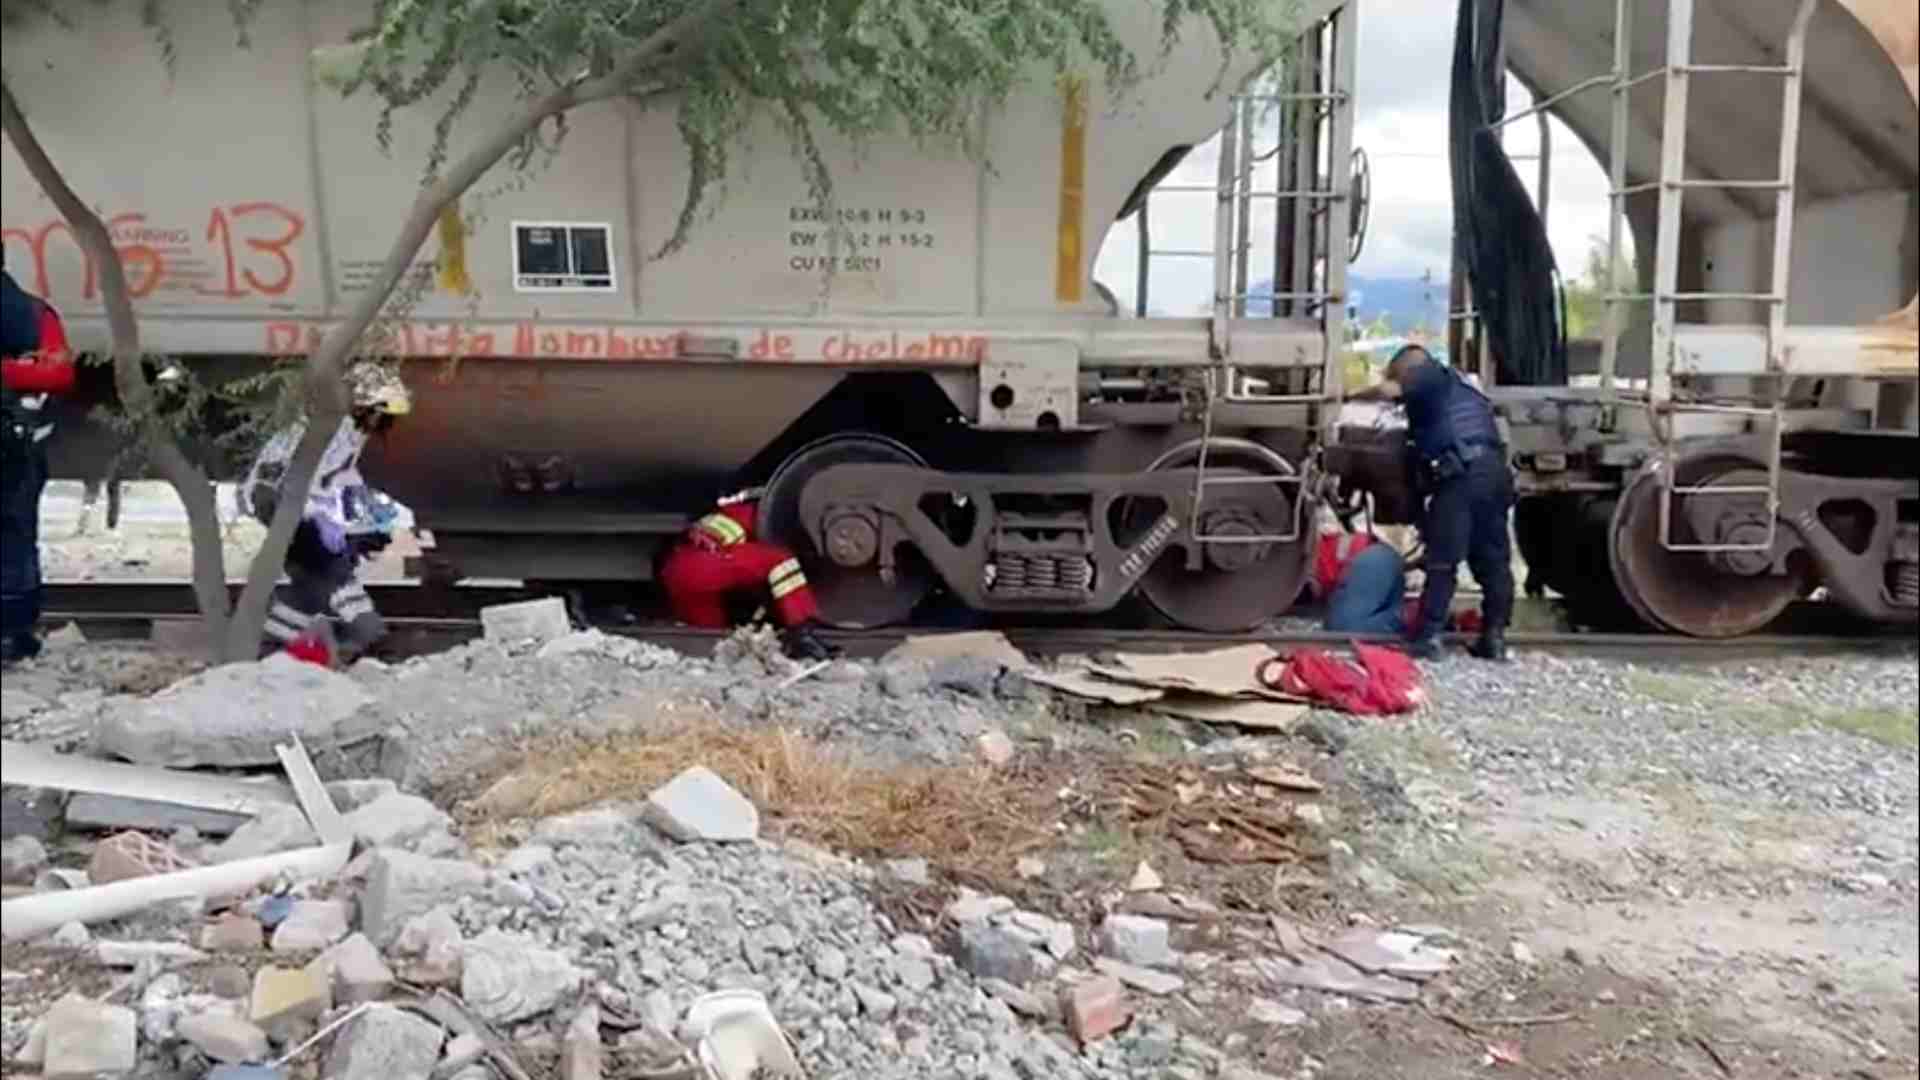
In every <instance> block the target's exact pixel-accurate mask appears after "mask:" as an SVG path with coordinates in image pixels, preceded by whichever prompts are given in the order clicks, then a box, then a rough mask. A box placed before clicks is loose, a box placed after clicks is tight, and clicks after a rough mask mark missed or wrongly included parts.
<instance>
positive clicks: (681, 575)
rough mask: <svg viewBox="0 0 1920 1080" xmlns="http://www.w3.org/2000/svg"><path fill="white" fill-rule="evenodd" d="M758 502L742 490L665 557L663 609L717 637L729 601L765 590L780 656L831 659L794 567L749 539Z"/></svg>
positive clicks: (772, 548) (802, 576) (783, 554)
mask: <svg viewBox="0 0 1920 1080" xmlns="http://www.w3.org/2000/svg"><path fill="white" fill-rule="evenodd" d="M760 494H761V493H760V491H759V490H758V489H749V490H746V491H741V492H738V493H736V494H733V495H729V496H727V497H726V498H724V499H721V500H720V502H719V505H717V506H716V507H715V508H714V509H713V511H712V512H711V513H709V514H707V515H706V516H705V517H703V518H701V519H700V520H698V521H696V522H694V523H693V526H692V527H691V528H689V529H688V530H687V531H686V534H685V535H684V536H682V537H681V539H680V540H679V541H678V542H677V543H675V544H674V545H673V547H672V548H671V549H670V550H668V552H667V556H666V560H665V561H664V562H663V563H662V564H661V566H660V584H661V587H662V588H664V589H665V590H666V593H667V603H668V604H669V605H670V606H671V607H672V608H673V615H674V618H677V619H679V620H680V621H681V622H684V623H686V624H688V625H690V626H699V627H705V628H708V629H715V630H717V629H723V628H725V627H726V626H728V625H730V624H731V622H732V620H731V619H730V618H729V617H728V610H727V605H728V601H729V600H732V599H735V598H737V597H739V596H741V595H742V594H747V593H754V594H757V593H759V592H761V591H762V590H764V591H765V592H766V594H767V595H768V596H769V598H770V599H771V600H772V607H773V619H774V622H776V623H777V624H779V626H780V627H781V629H782V631H783V634H782V637H783V640H784V644H785V647H786V652H787V655H788V656H790V657H792V658H794V659H796V660H828V659H832V658H833V657H834V656H835V655H836V654H837V650H835V649H834V648H833V647H832V646H830V645H828V644H827V643H826V642H824V641H821V640H820V638H819V637H818V636H817V634H816V633H815V630H816V629H817V628H818V626H819V620H820V609H819V606H818V605H817V604H816V603H815V602H814V597H813V590H812V589H811V588H809V587H808V585H807V575H806V573H805V572H804V571H802V570H801V569H800V560H799V559H798V558H796V557H795V556H794V554H793V552H791V551H788V550H787V549H785V548H783V547H780V546H779V545H777V544H770V543H767V542H766V541H765V540H761V539H757V538H756V537H755V536H754V525H755V523H756V522H755V519H756V517H757V514H756V509H757V507H758V505H759V498H760Z"/></svg>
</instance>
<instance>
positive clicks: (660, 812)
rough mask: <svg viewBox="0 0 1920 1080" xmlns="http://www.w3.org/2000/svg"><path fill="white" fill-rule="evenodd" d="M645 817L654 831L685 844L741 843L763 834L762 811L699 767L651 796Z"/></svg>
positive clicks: (684, 773) (682, 774)
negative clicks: (707, 842)
mask: <svg viewBox="0 0 1920 1080" xmlns="http://www.w3.org/2000/svg"><path fill="white" fill-rule="evenodd" d="M645 818H646V821H647V823H648V824H650V825H652V826H653V827H654V828H656V829H659V830H660V831H661V832H663V833H665V834H667V835H668V836H670V837H672V838H673V839H675V840H679V841H682V842H691V841H696V840H706V841H713V842H729V841H735V842H737V841H747V840H752V839H754V838H756V837H758V836H759V835H760V811H759V809H757V808H756V807H755V806H754V805H753V803H751V802H749V801H748V800H747V797H746V796H744V795H742V794H740V793H739V792H738V791H735V790H734V789H733V787H732V786H731V785H729V784H728V783H727V782H726V781H725V780H722V779H720V777H718V776H716V775H715V774H714V773H713V772H712V771H711V770H709V769H707V768H705V767H704V766H699V765H696V766H694V767H693V768H690V769H687V770H686V771H684V772H682V773H681V774H680V775H678V776H676V777H674V778H673V779H672V780H671V781H669V782H668V783H667V784H666V785H665V786H664V787H661V788H659V789H657V790H655V791H654V792H653V793H652V794H651V795H648V796H647V807H646V811H645Z"/></svg>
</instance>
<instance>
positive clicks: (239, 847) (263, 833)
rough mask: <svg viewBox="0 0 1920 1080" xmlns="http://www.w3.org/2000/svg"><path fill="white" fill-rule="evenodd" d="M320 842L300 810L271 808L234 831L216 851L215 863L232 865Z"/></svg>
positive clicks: (311, 845) (288, 807)
mask: <svg viewBox="0 0 1920 1080" xmlns="http://www.w3.org/2000/svg"><path fill="white" fill-rule="evenodd" d="M319 842H320V837H319V835H318V834H316V833H315V832H314V831H313V825H312V824H311V823H309V822H308V821H307V815H305V814H303V813H301V812H300V809H299V808H298V807H294V806H268V807H265V808H263V809H262V810H261V811H260V816H258V817H256V818H254V819H253V820H252V821H249V822H247V823H246V824H245V825H242V826H240V827H239V828H237V829H235V830H233V835H232V836H229V837H227V838H226V840H225V841H224V842H222V843H221V845H220V846H219V847H217V848H214V849H213V861H214V862H216V863H229V862H237V861H239V860H241V859H254V858H258V857H260V856H262V855H272V854H275V853H277V852H282V851H295V850H298V849H299V848H304V847H313V846H314V845H316V844H318V843H319Z"/></svg>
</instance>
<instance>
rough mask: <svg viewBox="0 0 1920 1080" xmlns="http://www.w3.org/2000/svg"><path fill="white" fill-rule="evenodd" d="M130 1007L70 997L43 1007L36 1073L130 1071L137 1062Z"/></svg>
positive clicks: (62, 1079) (88, 1077)
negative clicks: (37, 1069) (43, 1015)
mask: <svg viewBox="0 0 1920 1080" xmlns="http://www.w3.org/2000/svg"><path fill="white" fill-rule="evenodd" d="M137 1026H138V1025H137V1023H136V1018H135V1016H134V1014H133V1010H132V1009H128V1008H123V1007H121V1006H119V1005H101V1004H96V1003H94V1002H91V1001H86V1000H84V999H80V998H77V997H72V996H69V997H68V998H65V999H63V1000H61V1001H60V1002H58V1003H56V1004H55V1005H54V1006H53V1008H51V1009H49V1010H48V1011H47V1015H46V1027H45V1030H44V1033H43V1035H42V1039H43V1042H42V1045H43V1047H44V1050H43V1057H42V1060H41V1066H40V1072H41V1075H42V1076H43V1077H45V1078H46V1080H96V1078H105V1077H120V1076H128V1075H130V1074H131V1073H132V1072H133V1069H134V1066H135V1065H136V1064H138V1062H139V1058H138V1056H137V1049H138V1048H137V1046H136V1043H137V1041H138V1038H139V1035H138V1032H137V1030H136V1028H137Z"/></svg>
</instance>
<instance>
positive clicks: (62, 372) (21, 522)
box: [0, 262, 74, 664]
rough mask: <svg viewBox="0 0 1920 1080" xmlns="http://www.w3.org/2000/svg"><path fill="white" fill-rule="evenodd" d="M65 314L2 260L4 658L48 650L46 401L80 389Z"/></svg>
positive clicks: (0, 633)
mask: <svg viewBox="0 0 1920 1080" xmlns="http://www.w3.org/2000/svg"><path fill="white" fill-rule="evenodd" d="M66 344H67V343H66V332H65V330H64V329H62V327H61V325H60V316H59V314H58V313H57V312H55V311H54V310H53V308H52V307H51V306H49V305H48V304H47V303H46V302H45V301H42V300H39V299H37V298H35V297H33V296H31V295H29V294H28V293H27V292H26V290H24V289H22V288H20V285H19V283H17V282H15V281H14V280H13V275H11V274H9V273H7V271H6V267H5V264H4V263H3V262H0V663H4V664H12V663H13V662H14V661H16V660H24V659H30V658H32V657H33V656H35V655H37V654H38V653H39V652H40V641H39V639H38V638H37V637H35V636H34V625H35V624H36V623H38V622H39V621H40V493H41V492H42V491H43V490H44V489H45V488H46V485H47V453H46V447H45V442H46V439H47V436H48V435H49V434H51V433H52V430H53V429H52V425H50V424H48V423H46V422H45V420H44V418H43V417H42V415H41V406H42V405H43V404H44V403H45V401H46V395H47V394H49V393H67V392H69V391H71V390H72V389H73V383H74V366H73V361H72V358H71V356H70V355H68V352H67V347H66Z"/></svg>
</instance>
